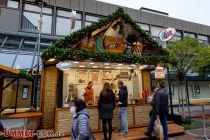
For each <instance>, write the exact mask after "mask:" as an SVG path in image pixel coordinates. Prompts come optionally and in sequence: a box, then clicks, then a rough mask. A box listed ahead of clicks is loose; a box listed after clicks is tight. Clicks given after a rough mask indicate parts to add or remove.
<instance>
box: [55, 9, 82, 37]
mask: <svg viewBox="0 0 210 140" xmlns="http://www.w3.org/2000/svg"><path fill="white" fill-rule="evenodd" d="M81 19H82V15H81V14H80V13H77V15H76V20H75V26H74V28H71V12H70V11H63V10H57V19H56V34H57V35H61V36H65V35H68V34H71V33H73V32H75V31H77V30H79V29H81V27H82V22H81Z"/></svg>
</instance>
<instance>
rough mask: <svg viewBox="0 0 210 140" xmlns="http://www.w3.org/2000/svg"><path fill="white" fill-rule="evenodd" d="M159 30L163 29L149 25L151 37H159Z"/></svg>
mask: <svg viewBox="0 0 210 140" xmlns="http://www.w3.org/2000/svg"><path fill="white" fill-rule="evenodd" d="M161 30H163V28H161V27H155V26H152V27H151V35H152V36H153V37H159V34H160V31H161Z"/></svg>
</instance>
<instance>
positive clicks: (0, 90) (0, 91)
mask: <svg viewBox="0 0 210 140" xmlns="http://www.w3.org/2000/svg"><path fill="white" fill-rule="evenodd" d="M3 86H4V76H3V77H2V78H0V108H1V107H2V99H3V98H2V97H3Z"/></svg>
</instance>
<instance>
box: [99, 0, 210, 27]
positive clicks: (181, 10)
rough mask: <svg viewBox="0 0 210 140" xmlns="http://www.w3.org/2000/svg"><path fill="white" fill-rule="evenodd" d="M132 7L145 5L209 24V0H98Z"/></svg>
mask: <svg viewBox="0 0 210 140" xmlns="http://www.w3.org/2000/svg"><path fill="white" fill-rule="evenodd" d="M98 1H102V2H107V3H112V4H115V5H120V6H125V7H129V8H133V9H140V7H146V8H150V9H154V10H159V11H162V12H166V13H169V16H170V17H174V18H178V19H183V20H187V21H191V22H195V23H200V24H204V25H208V26H210V0H98Z"/></svg>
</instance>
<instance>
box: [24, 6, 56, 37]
mask: <svg viewBox="0 0 210 140" xmlns="http://www.w3.org/2000/svg"><path fill="white" fill-rule="evenodd" d="M40 11H41V9H40V8H39V7H38V6H35V5H30V4H25V6H24V12H23V18H22V30H23V31H26V32H38V25H39V23H38V20H39V19H40ZM42 21H43V23H42V33H46V34H51V28H52V9H50V8H43V18H42Z"/></svg>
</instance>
